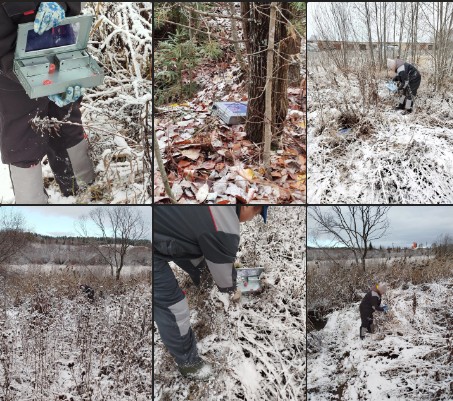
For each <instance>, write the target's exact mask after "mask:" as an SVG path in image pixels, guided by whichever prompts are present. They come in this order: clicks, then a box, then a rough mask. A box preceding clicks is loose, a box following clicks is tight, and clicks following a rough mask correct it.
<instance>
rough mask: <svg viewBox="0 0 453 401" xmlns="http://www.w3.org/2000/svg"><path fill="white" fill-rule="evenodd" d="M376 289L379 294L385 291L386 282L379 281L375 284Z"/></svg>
mask: <svg viewBox="0 0 453 401" xmlns="http://www.w3.org/2000/svg"><path fill="white" fill-rule="evenodd" d="M376 288H377V290H378V291H379V293H380V294H381V295H384V294H385V293H386V292H387V284H386V283H379V284H378V285H376Z"/></svg>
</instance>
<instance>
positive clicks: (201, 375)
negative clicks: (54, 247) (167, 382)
mask: <svg viewBox="0 0 453 401" xmlns="http://www.w3.org/2000/svg"><path fill="white" fill-rule="evenodd" d="M178 369H179V372H180V373H181V375H183V376H184V377H185V378H187V379H193V380H202V381H205V380H208V379H209V378H210V377H211V376H212V374H213V371H212V365H211V364H210V363H207V362H205V361H203V359H201V358H200V360H199V361H198V362H197V363H195V364H193V365H185V366H178Z"/></svg>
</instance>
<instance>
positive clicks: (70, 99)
mask: <svg viewBox="0 0 453 401" xmlns="http://www.w3.org/2000/svg"><path fill="white" fill-rule="evenodd" d="M80 12H81V3H80V2H58V3H57V2H20V1H10V2H2V3H0V149H1V157H2V162H3V163H4V164H8V165H9V171H10V177H11V182H12V185H13V190H14V196H15V200H16V203H18V204H44V203H47V195H46V193H45V189H44V181H43V174H42V166H41V160H42V159H43V158H44V156H46V155H47V158H48V161H49V165H50V168H51V169H52V171H53V173H54V176H55V181H56V182H57V183H58V185H59V187H60V190H61V192H62V194H63V196H72V195H75V194H76V193H77V190H78V186H79V185H81V184H82V182H83V183H84V185H85V184H87V185H88V184H91V183H92V182H93V181H94V179H95V173H94V168H93V163H92V161H91V159H90V157H89V155H88V147H89V146H88V142H87V140H86V138H85V133H84V130H83V128H82V115H81V112H80V102H81V99H82V95H83V91H84V89H83V88H82V87H81V86H74V87H68V88H67V89H66V92H65V93H62V94H57V95H52V96H49V97H47V96H46V97H42V98H38V99H30V98H29V97H28V95H27V94H26V92H25V90H24V88H23V87H22V85H21V84H20V83H19V80H18V79H17V77H16V75H15V74H14V72H13V61H14V52H15V47H16V42H17V29H18V25H19V24H24V23H30V22H34V28H33V31H30V32H29V33H28V39H27V40H28V42H27V49H29V50H37V49H36V48H34V47H30V48H29V46H33V44H32V43H29V42H31V38H34V44H35V45H38V44H39V47H38V49H45V48H48V47H54V46H55V43H54V42H55V40H57V39H58V40H60V39H61V36H62V35H61V33H62V32H63V31H68V28H66V29H65V28H64V25H63V26H60V24H61V23H62V22H64V19H65V17H66V16H68V17H69V16H76V15H79V14H80ZM68 33H70V32H67V34H68ZM56 35H59V36H58V37H57V38H56V37H55V36H56ZM66 36H67V35H66ZM67 39H68V40H70V39H71V38H70V37H68V38H67ZM60 44H61V43H60ZM35 117H39V118H50V119H56V120H58V121H61V127H60V128H59V130H58V133H50V132H49V131H50V130H48V129H43V130H38V129H36V127H35V126H34V124H33V123H32V120H33V119H34V118H35ZM63 120H64V121H67V122H68V124H65V122H63ZM38 131H39V132H38ZM0 198H1V196H0Z"/></svg>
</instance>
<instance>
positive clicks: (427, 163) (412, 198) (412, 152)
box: [307, 54, 453, 204]
mask: <svg viewBox="0 0 453 401" xmlns="http://www.w3.org/2000/svg"><path fill="white" fill-rule="evenodd" d="M316 57H321V56H320V55H319V54H316V55H313V54H309V60H310V59H311V62H310V63H309V64H311V66H312V69H311V70H310V73H311V75H310V77H309V80H308V133H307V135H308V144H309V145H308V149H309V157H308V160H309V161H308V163H309V166H308V171H309V175H308V182H309V183H308V199H309V201H310V202H311V203H405V204H406V203H407V204H409V203H415V204H418V203H450V202H451V201H452V200H453V190H452V188H453V185H452V184H453V108H452V107H451V103H450V98H451V91H448V90H445V91H444V92H443V93H433V92H432V91H431V89H430V87H429V83H428V82H427V81H428V74H427V73H425V71H424V70H422V71H421V73H422V84H421V87H420V89H419V92H418V94H417V98H416V102H415V106H416V108H415V112H414V113H413V114H410V115H402V114H401V112H398V111H394V110H392V108H393V107H394V106H395V105H396V104H397V103H398V100H397V96H398V95H391V94H389V91H388V90H387V89H386V88H385V85H384V84H385V81H387V80H388V79H389V78H388V77H385V75H384V73H382V74H381V75H380V76H376V77H370V76H366V72H365V71H366V70H367V68H368V67H367V65H363V66H362V68H361V69H359V72H358V73H354V72H351V73H350V74H349V76H348V77H347V78H346V77H345V76H344V75H342V74H341V73H340V72H339V71H337V70H335V69H332V68H330V69H324V68H315V66H316V65H317V59H316ZM326 63H328V62H326V61H324V65H326ZM360 74H365V76H364V75H360ZM370 74H371V73H370ZM351 115H352V116H353V118H350V117H351ZM348 120H349V121H348ZM343 128H350V131H349V132H346V133H345V132H341V131H340V130H341V129H343Z"/></svg>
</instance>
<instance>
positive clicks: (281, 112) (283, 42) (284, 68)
mask: <svg viewBox="0 0 453 401" xmlns="http://www.w3.org/2000/svg"><path fill="white" fill-rule="evenodd" d="M276 4H277V8H278V11H279V12H278V13H277V20H276V30H275V53H276V55H275V57H274V69H273V78H274V83H273V85H272V94H271V95H272V110H273V112H274V114H273V116H272V135H273V136H275V135H276V134H278V133H279V132H281V130H282V127H283V122H284V121H285V119H286V115H287V112H288V70H289V42H290V41H289V40H288V31H287V22H286V19H289V17H290V12H289V3H280V2H277V3H276ZM241 12H242V18H243V20H242V23H243V31H244V38H246V48H247V54H248V58H249V66H250V67H249V71H250V79H249V81H250V84H249V88H248V99H249V100H248V107H247V121H246V124H245V131H246V132H247V135H248V137H249V138H250V140H251V141H252V142H254V143H262V142H263V139H264V138H263V137H264V131H265V110H266V105H265V97H266V93H265V92H266V91H265V88H266V82H267V80H266V77H267V67H266V64H267V56H266V53H267V48H268V36H269V15H270V4H269V3H268V2H267V3H258V2H254V3H248V2H247V3H246V2H242V3H241Z"/></svg>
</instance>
